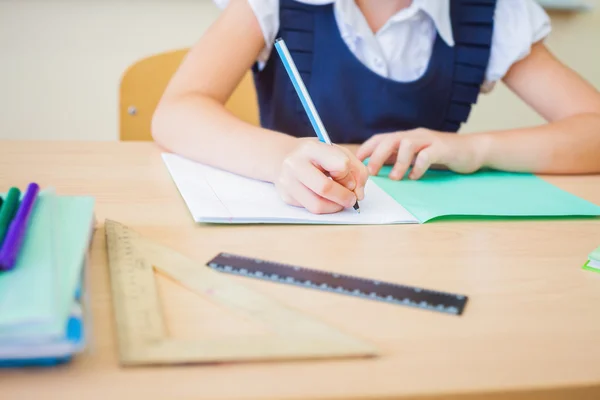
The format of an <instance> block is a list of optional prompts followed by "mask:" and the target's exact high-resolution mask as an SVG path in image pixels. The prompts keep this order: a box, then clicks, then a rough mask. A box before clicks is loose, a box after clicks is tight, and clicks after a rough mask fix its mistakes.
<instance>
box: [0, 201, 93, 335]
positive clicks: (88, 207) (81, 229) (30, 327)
mask: <svg viewBox="0 0 600 400" xmlns="http://www.w3.org/2000/svg"><path fill="white" fill-rule="evenodd" d="M93 218H94V199H93V198H91V197H63V196H56V195H54V194H53V193H52V192H44V193H41V194H40V196H39V197H38V199H37V201H36V205H35V208H34V211H33V213H32V216H31V223H30V226H29V228H28V231H27V236H26V237H25V240H24V242H23V248H22V250H21V253H20V255H19V258H18V260H17V263H16V265H15V268H14V269H13V270H12V271H10V272H6V273H2V274H0V339H2V340H6V338H18V339H23V340H26V339H27V338H29V337H35V338H38V337H39V338H48V337H62V336H63V335H64V329H65V326H66V321H67V318H68V316H69V314H70V311H71V307H72V305H73V301H74V298H75V294H76V292H77V290H78V288H79V284H80V280H81V279H80V278H81V273H82V266H83V263H84V260H85V256H86V250H87V246H88V244H89V239H90V235H91V231H92V224H93V220H94V219H93ZM24 293H27V295H26V296H24V295H23V294H24Z"/></svg>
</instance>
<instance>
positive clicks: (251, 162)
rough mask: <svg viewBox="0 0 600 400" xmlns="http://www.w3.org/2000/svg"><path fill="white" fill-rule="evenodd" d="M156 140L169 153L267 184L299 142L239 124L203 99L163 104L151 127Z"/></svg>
mask: <svg viewBox="0 0 600 400" xmlns="http://www.w3.org/2000/svg"><path fill="white" fill-rule="evenodd" d="M152 134H153V137H154V139H155V141H156V142H157V143H158V144H160V145H161V146H162V147H164V148H166V149H167V150H169V151H172V152H174V153H178V154H180V155H182V156H184V157H186V158H190V159H193V160H196V161H198V162H201V163H204V164H208V165H212V166H215V167H217V168H220V169H224V170H228V171H231V172H233V173H236V174H239V175H244V176H247V177H250V178H253V179H259V180H263V181H268V182H272V181H273V180H274V179H275V176H276V173H277V171H278V169H279V167H280V165H281V163H282V161H283V159H284V157H285V155H286V154H287V153H288V152H289V151H290V150H291V148H292V147H293V146H294V145H295V140H296V139H294V138H293V137H291V136H288V135H284V134H282V133H279V132H274V131H270V130H267V129H263V128H260V127H256V126H253V125H251V124H248V123H246V122H244V121H241V120H239V119H237V118H235V117H234V116H232V115H231V114H230V113H229V112H228V111H227V110H226V109H225V108H224V107H223V105H221V104H220V103H218V102H217V101H215V100H212V99H210V98H208V97H202V96H199V95H186V96H182V97H179V98H176V99H169V100H168V101H165V102H164V103H163V104H161V105H160V106H159V107H158V108H157V111H156V113H155V116H154V118H153V121H152Z"/></svg>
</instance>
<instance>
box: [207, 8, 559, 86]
mask: <svg viewBox="0 0 600 400" xmlns="http://www.w3.org/2000/svg"><path fill="white" fill-rule="evenodd" d="M247 1H248V2H249V3H250V6H251V8H252V10H253V11H254V14H255V16H256V18H257V20H258V23H259V25H260V27H261V30H262V33H263V36H264V39H265V43H266V46H265V48H264V49H263V50H262V52H261V53H260V55H259V57H258V60H257V62H258V65H259V68H262V67H263V66H264V64H265V63H266V61H267V60H268V58H269V55H270V53H271V51H272V48H273V42H274V41H275V39H276V37H275V35H277V31H278V30H279V0H247ZM296 1H298V2H301V3H306V4H315V5H317V4H327V3H334V14H335V19H336V22H337V25H338V28H339V30H340V32H341V35H342V39H343V40H344V42H345V43H346V45H347V46H348V48H349V49H350V50H351V51H352V53H353V54H354V55H355V56H356V57H357V58H358V59H359V60H360V61H361V62H362V63H363V64H365V66H367V67H368V68H370V69H371V70H372V71H374V72H375V73H377V74H379V75H381V76H383V77H386V78H388V79H392V80H396V81H400V82H406V81H412V80H416V79H418V78H419V77H420V76H421V75H422V74H423V73H424V72H425V69H426V67H427V65H428V63H429V58H430V57H431V52H432V49H433V43H434V40H435V37H436V34H437V33H439V35H440V36H441V38H442V39H443V40H444V41H445V42H446V43H447V44H448V45H449V46H454V39H453V36H452V25H451V21H450V1H451V0H413V1H412V3H411V5H410V6H409V7H407V8H404V9H402V10H400V11H398V12H397V13H396V14H394V15H393V16H392V17H391V18H390V19H389V20H388V21H387V22H386V23H385V25H384V26H382V27H381V29H379V31H377V32H376V33H373V31H372V30H371V28H370V27H369V25H368V23H367V21H366V19H365V18H364V16H363V14H362V12H361V11H360V9H359V8H358V6H357V5H356V3H355V1H354V0H296ZM214 2H215V3H216V4H217V6H218V7H220V8H224V7H225V6H226V5H227V4H228V2H229V0H214ZM549 33H550V18H549V17H548V15H547V14H546V12H545V11H544V9H543V8H542V7H541V6H540V5H539V4H538V3H537V2H536V0H498V1H497V6H496V12H495V22H494V32H493V36H492V48H491V53H490V61H489V65H488V69H487V71H486V83H485V84H484V88H483V89H484V91H489V90H491V88H492V87H493V85H494V83H495V82H496V81H498V80H500V79H502V77H503V76H504V75H505V74H506V73H507V71H508V70H509V69H510V67H511V66H512V65H513V64H514V63H515V62H517V61H519V60H521V59H523V58H524V57H525V56H527V55H528V54H529V51H530V49H531V45H532V44H533V43H535V42H538V41H540V40H543V39H544V38H545V37H546V36H547V35H548V34H549Z"/></svg>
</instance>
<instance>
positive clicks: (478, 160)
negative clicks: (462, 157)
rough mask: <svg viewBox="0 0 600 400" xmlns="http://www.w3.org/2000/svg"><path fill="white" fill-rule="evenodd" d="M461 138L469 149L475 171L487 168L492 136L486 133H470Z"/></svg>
mask: <svg viewBox="0 0 600 400" xmlns="http://www.w3.org/2000/svg"><path fill="white" fill-rule="evenodd" d="M463 136H464V139H465V140H466V141H467V142H468V147H469V148H470V149H471V153H472V157H473V162H474V164H475V170H479V169H481V168H487V167H489V166H490V165H489V164H490V154H491V150H490V149H491V147H492V136H491V135H489V134H487V133H470V134H465V135H463Z"/></svg>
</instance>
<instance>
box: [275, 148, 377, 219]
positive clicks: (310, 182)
mask: <svg viewBox="0 0 600 400" xmlns="http://www.w3.org/2000/svg"><path fill="white" fill-rule="evenodd" d="M368 177H369V173H368V171H367V167H366V166H365V165H364V164H363V163H361V162H360V160H359V159H358V158H356V156H355V155H354V154H353V153H352V152H351V151H349V150H347V149H344V148H343V147H339V146H336V145H334V146H331V145H328V144H324V143H320V142H318V141H315V140H312V139H298V144H297V145H296V146H295V147H294V148H293V150H292V151H291V152H290V153H288V155H287V156H286V157H285V158H284V160H283V162H282V163H281V167H280V169H279V171H278V177H277V179H276V180H275V182H274V184H275V187H276V188H277V191H278V193H279V195H280V196H281V198H282V199H283V200H284V201H285V202H286V203H288V204H290V205H293V206H297V207H304V208H306V209H307V210H308V211H310V212H312V213H314V214H329V213H335V212H338V211H341V210H343V209H344V208H351V207H353V206H354V204H355V203H356V201H357V199H358V200H359V201H360V200H362V199H363V198H364V187H365V184H366V182H367V179H368Z"/></svg>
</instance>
